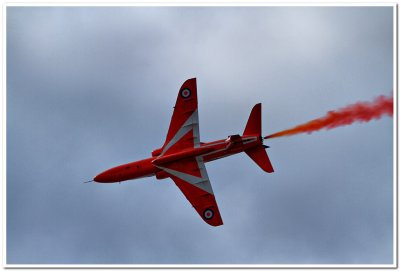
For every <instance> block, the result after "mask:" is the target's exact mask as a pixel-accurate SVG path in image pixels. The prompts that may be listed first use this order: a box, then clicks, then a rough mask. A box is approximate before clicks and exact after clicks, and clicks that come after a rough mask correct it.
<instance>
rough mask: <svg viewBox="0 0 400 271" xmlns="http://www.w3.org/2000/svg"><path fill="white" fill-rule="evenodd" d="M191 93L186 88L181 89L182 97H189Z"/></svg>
mask: <svg viewBox="0 0 400 271" xmlns="http://www.w3.org/2000/svg"><path fill="white" fill-rule="evenodd" d="M191 94H192V92H191V91H190V89H188V88H184V89H182V90H181V96H182V98H185V99H186V98H189V97H190V95H191Z"/></svg>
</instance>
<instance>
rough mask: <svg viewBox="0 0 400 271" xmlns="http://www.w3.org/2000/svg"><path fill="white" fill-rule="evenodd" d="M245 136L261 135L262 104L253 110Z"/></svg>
mask: <svg viewBox="0 0 400 271" xmlns="http://www.w3.org/2000/svg"><path fill="white" fill-rule="evenodd" d="M243 135H257V136H260V135H261V103H258V104H256V105H255V106H254V107H253V109H252V110H251V113H250V116H249V119H248V121H247V124H246V128H245V129H244V132H243Z"/></svg>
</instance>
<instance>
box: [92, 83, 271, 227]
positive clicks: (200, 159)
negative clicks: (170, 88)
mask: <svg viewBox="0 0 400 271" xmlns="http://www.w3.org/2000/svg"><path fill="white" fill-rule="evenodd" d="M174 108H175V109H174V113H173V114H172V118H171V123H170V126H169V130H168V134H167V138H166V140H165V143H164V145H163V146H162V147H161V148H159V149H156V150H154V151H153V152H152V153H151V157H150V158H147V159H144V160H140V161H136V162H132V163H128V164H124V165H120V166H117V167H114V168H111V169H109V170H106V171H104V172H102V173H100V174H99V175H97V176H96V177H94V181H95V182H99V183H115V182H122V181H127V180H132V179H137V178H142V177H150V176H154V175H155V176H156V178H157V179H165V178H171V179H172V180H173V181H174V182H175V184H176V185H177V186H178V187H179V189H180V190H181V191H182V193H183V194H184V195H185V196H186V198H187V200H188V201H189V202H190V203H191V204H192V205H193V207H194V208H195V209H196V211H197V213H199V215H200V216H201V217H202V218H203V220H204V221H205V222H206V223H208V224H210V225H212V226H220V225H222V224H223V222H222V218H221V215H220V212H219V210H218V205H217V202H216V200H215V197H214V192H213V189H212V187H211V183H210V180H209V178H208V174H207V171H206V167H205V163H207V162H210V161H213V160H216V159H220V158H223V157H226V156H229V155H233V154H236V153H239V152H243V151H244V152H245V153H246V154H247V155H248V156H250V158H251V159H253V161H254V162H255V163H256V164H257V165H258V166H259V167H260V168H261V169H263V170H264V171H266V172H268V173H272V172H273V171H274V169H273V168H272V165H271V162H270V160H269V158H268V155H267V153H266V151H265V148H268V147H267V146H264V145H263V138H262V136H261V103H259V104H256V105H255V106H254V107H253V109H252V111H251V113H250V117H249V119H248V121H247V125H246V128H245V129H244V132H243V135H242V136H240V135H231V136H228V138H227V139H221V140H217V141H213V142H209V143H203V142H200V133H199V115H198V110H197V86H196V78H192V79H189V80H187V81H186V82H185V83H183V85H182V87H181V88H180V90H179V93H178V97H177V99H176V103H175V107H174Z"/></svg>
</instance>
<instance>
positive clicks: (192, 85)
mask: <svg viewBox="0 0 400 271" xmlns="http://www.w3.org/2000/svg"><path fill="white" fill-rule="evenodd" d="M199 145H200V135H199V115H198V111H197V85H196V78H192V79H188V80H186V81H185V82H184V83H183V85H182V86H181V88H180V89H179V93H178V97H177V98H176V103H175V107H174V113H173V114H172V118H171V123H170V125H169V129H168V134H167V138H166V140H165V143H164V145H163V147H162V151H161V156H162V155H165V154H169V153H173V152H176V151H177V150H182V149H185V148H189V147H191V148H193V147H198V146H199Z"/></svg>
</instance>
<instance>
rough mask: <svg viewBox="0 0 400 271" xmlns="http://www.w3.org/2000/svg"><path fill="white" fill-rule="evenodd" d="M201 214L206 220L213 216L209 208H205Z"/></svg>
mask: <svg viewBox="0 0 400 271" xmlns="http://www.w3.org/2000/svg"><path fill="white" fill-rule="evenodd" d="M203 216H204V218H205V219H206V220H210V219H212V218H213V217H214V211H213V210H211V209H205V210H204V212H203Z"/></svg>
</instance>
